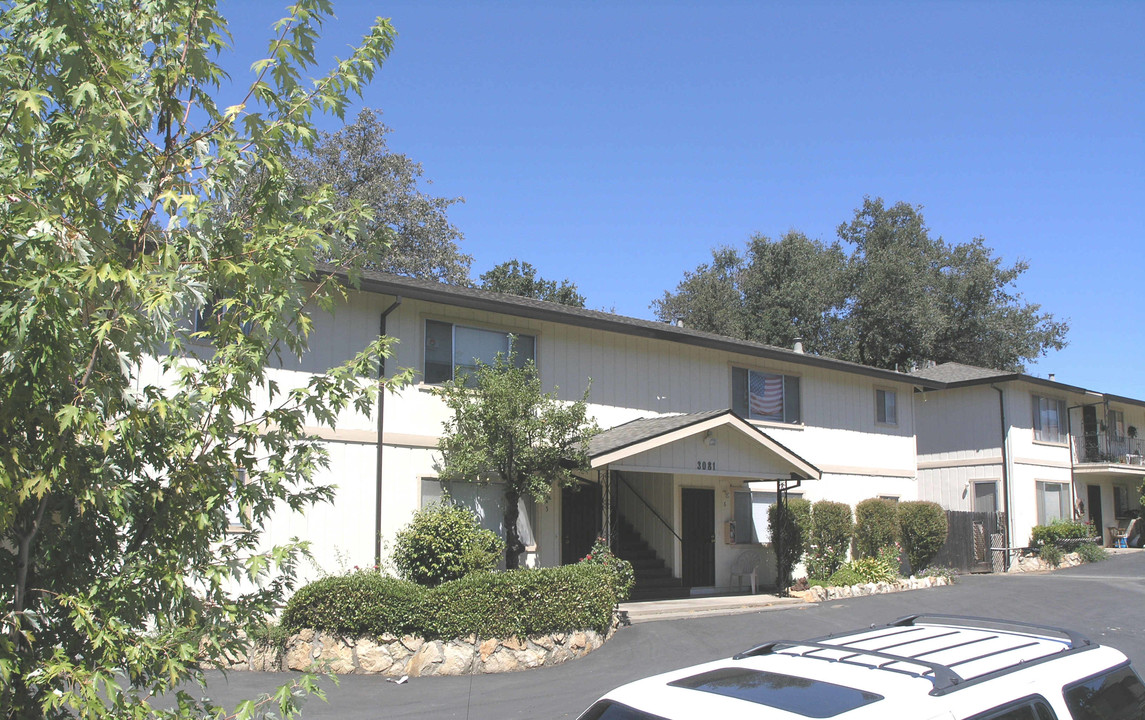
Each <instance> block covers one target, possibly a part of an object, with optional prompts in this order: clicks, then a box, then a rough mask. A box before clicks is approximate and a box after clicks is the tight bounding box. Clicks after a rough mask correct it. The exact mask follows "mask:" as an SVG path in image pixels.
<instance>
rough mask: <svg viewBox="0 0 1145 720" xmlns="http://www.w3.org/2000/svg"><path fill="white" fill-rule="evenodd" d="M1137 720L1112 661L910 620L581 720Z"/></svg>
mask: <svg viewBox="0 0 1145 720" xmlns="http://www.w3.org/2000/svg"><path fill="white" fill-rule="evenodd" d="M700 718H726V719H728V720H732V719H735V718H760V719H767V720H802V719H803V718H840V720H853V719H858V718H864V719H873V718H879V720H885V719H896V718H918V720H931V719H937V718H942V719H943V720H964V719H966V720H1053V719H1054V718H1073V719H1074V720H1128V719H1129V718H1133V720H1139V719H1141V718H1145V685H1142V683H1141V678H1140V677H1138V676H1137V673H1136V672H1134V670H1133V668H1132V667H1131V666H1130V664H1129V660H1128V659H1127V658H1126V657H1125V656H1124V655H1122V654H1121V653H1120V652H1118V651H1117V650H1114V649H1113V648H1110V647H1103V646H1101V645H1096V644H1094V643H1092V642H1090V641H1089V640H1088V639H1087V638H1085V637H1083V636H1081V635H1079V634H1078V633H1074V632H1070V631H1068V630H1061V629H1059V628H1051V627H1044V626H1039V625H1032V624H1030V623H1020V622H1009V621H1003V620H991V619H986V618H967V617H959V616H954V615H925V616H920V615H911V616H909V617H905V618H902V619H900V620H897V621H895V622H893V623H890V624H889V625H884V626H881V627H871V628H869V629H865V630H856V631H854V632H850V633H844V634H840V635H831V636H827V637H824V638H817V639H815V640H806V641H779V642H769V643H766V644H763V645H759V646H756V647H753V648H752V649H750V650H747V651H745V652H742V653H740V654H739V655H736V656H734V657H732V658H730V659H728V660H719V661H716V662H711V663H705V664H703V665H696V666H693V667H690V668H685V669H683V670H676V671H673V672H669V673H664V674H662V675H656V676H654V677H650V678H646V679H644V680H638V681H636V682H633V683H629V684H627V685H623V686H621V687H619V688H617V689H615V690H613V691H612V692H610V693H608V694H606V695H605V696H604V697H602V698H601V699H600V700H598V701H597V702H596V703H594V704H593V705H592V707H590V708H589V709H588V710H586V711H585V712H584V713H583V714H582V715H581V716H580V720H699V719H700Z"/></svg>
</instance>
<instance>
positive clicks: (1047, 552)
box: [1038, 543, 1065, 565]
mask: <svg viewBox="0 0 1145 720" xmlns="http://www.w3.org/2000/svg"><path fill="white" fill-rule="evenodd" d="M1064 556H1065V551H1064V550H1062V549H1061V548H1060V547H1058V546H1057V545H1054V544H1053V543H1046V544H1045V545H1042V546H1041V547H1040V548H1038V557H1040V558H1041V559H1042V560H1045V561H1046V562H1048V563H1049V564H1050V565H1059V564H1061V561H1062V558H1063V557H1064Z"/></svg>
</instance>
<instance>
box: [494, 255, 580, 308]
mask: <svg viewBox="0 0 1145 720" xmlns="http://www.w3.org/2000/svg"><path fill="white" fill-rule="evenodd" d="M481 289H482V290H492V291H494V292H502V293H508V294H510V295H517V296H520V297H527V298H534V299H536V300H547V301H549V302H555V303H560V304H561V305H570V306H572V307H581V308H582V307H584V295H581V294H580V293H579V292H578V291H577V287H576V285H575V284H573V283H572V282H570V281H569V280H567V279H565V280H561V282H560V284H559V285H558V284H557V282H556V281H555V280H545V279H544V278H539V277H537V269H536V268H535V267H533V266H532V265H531V264H529V263H523V262H520V261H518V260H509V261H507V262H503V263H501V264H500V265H497V266H496V267H494V268H493V269H491V270H489V271H488V272H484V273H481Z"/></svg>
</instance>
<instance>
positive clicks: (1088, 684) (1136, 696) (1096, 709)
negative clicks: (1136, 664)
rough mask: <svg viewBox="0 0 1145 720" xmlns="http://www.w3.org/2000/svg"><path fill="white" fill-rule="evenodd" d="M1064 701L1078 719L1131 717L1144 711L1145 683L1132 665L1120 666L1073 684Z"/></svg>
mask: <svg viewBox="0 0 1145 720" xmlns="http://www.w3.org/2000/svg"><path fill="white" fill-rule="evenodd" d="M1065 704H1066V706H1067V707H1069V712H1070V715H1072V716H1073V717H1075V718H1077V720H1129V719H1130V718H1139V717H1141V716H1142V715H1143V714H1145V685H1142V684H1141V678H1139V677H1137V673H1135V672H1133V668H1131V667H1128V666H1126V667H1121V668H1117V669H1115V670H1111V671H1109V672H1106V673H1103V674H1101V675H1098V676H1096V677H1092V678H1089V679H1088V680H1082V681H1081V682H1079V683H1077V684H1074V685H1070V686H1068V687H1067V688H1066V690H1065Z"/></svg>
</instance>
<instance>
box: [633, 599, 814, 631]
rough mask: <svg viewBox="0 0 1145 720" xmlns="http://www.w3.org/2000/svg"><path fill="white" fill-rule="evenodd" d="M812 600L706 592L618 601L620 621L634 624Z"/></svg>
mask: <svg viewBox="0 0 1145 720" xmlns="http://www.w3.org/2000/svg"><path fill="white" fill-rule="evenodd" d="M811 604H812V603H807V602H804V601H802V600H800V599H798V598H784V597H779V596H777V595H762V594H761V595H708V596H697V597H688V598H678V599H674V600H645V601H643V602H628V603H621V604H620V612H621V616H620V617H621V622H622V623H624V622H627V624H630V625H635V624H637V623H643V622H653V621H656V620H683V619H689V618H697V617H712V616H716V615H738V614H740V613H753V612H760V611H761V610H779V609H782V608H789V607H795V606H806V605H811Z"/></svg>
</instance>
